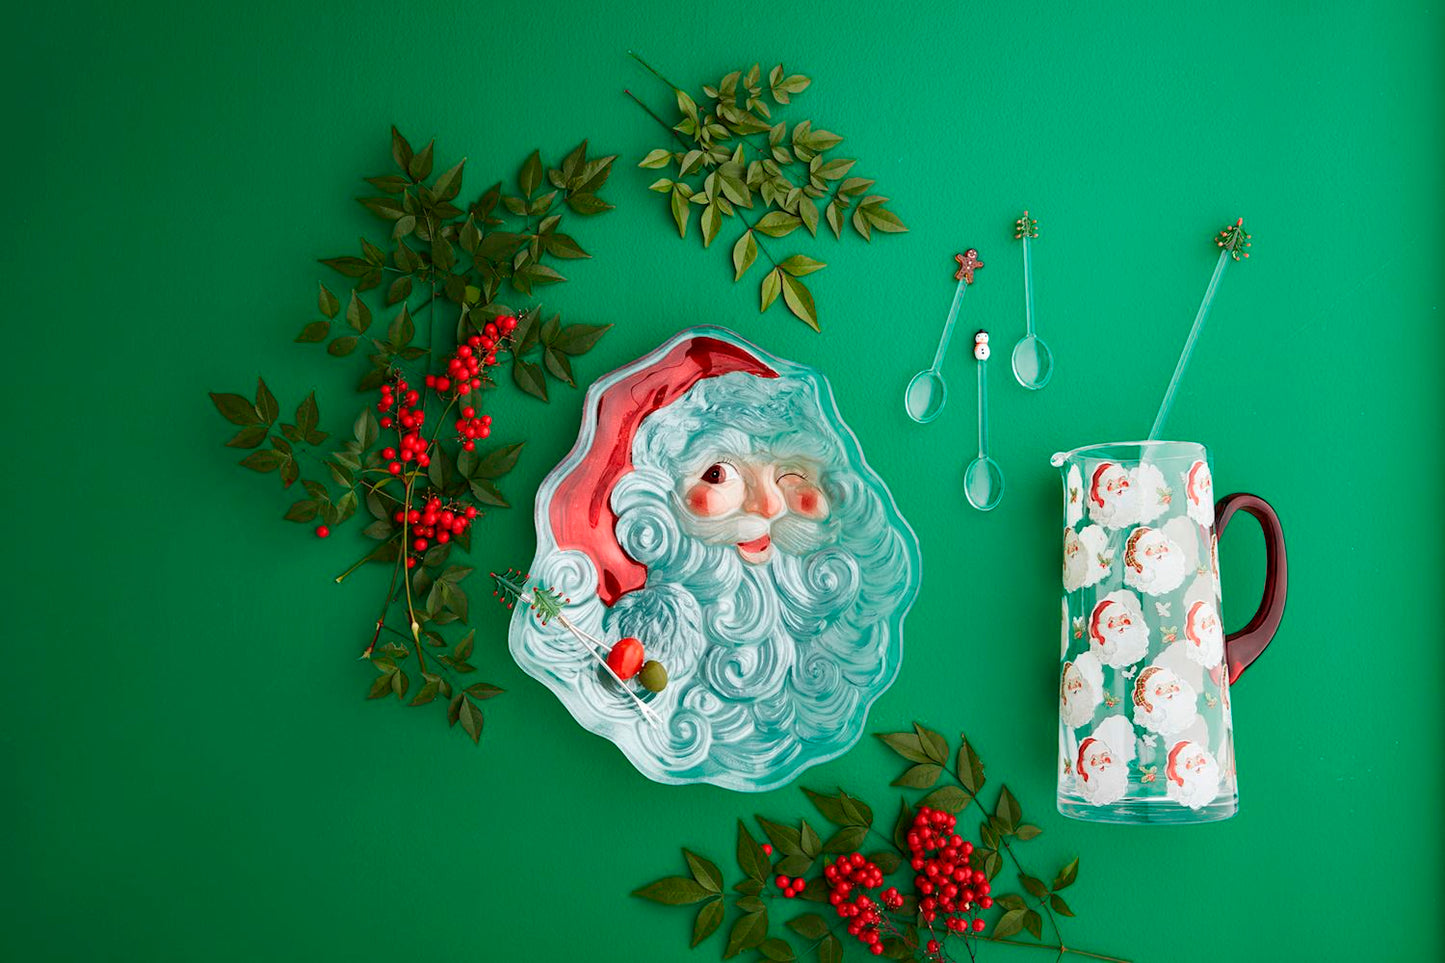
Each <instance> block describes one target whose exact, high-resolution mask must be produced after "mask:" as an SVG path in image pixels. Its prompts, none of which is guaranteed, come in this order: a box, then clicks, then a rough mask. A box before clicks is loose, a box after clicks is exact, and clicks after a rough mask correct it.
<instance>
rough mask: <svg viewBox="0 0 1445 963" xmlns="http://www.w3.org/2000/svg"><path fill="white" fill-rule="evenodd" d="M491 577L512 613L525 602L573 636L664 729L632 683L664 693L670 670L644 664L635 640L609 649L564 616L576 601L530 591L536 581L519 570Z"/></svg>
mask: <svg viewBox="0 0 1445 963" xmlns="http://www.w3.org/2000/svg"><path fill="white" fill-rule="evenodd" d="M491 575H492V581H494V582H496V583H497V590H496V591H495V592H493V593H492V594H493V595H495V596H497V597H498V598H501V599H502V600H503V601H505V602H506V603H507V608H509V609H510V608H512V607H513V606H514V605H515V604H516V603H517V602H521V603H522V604H523V605H525V606H527V607H528V608H530V609H531V610H532V613H533V614H534V615H535V616H536V617H537V621H538V622H540V623H541V624H543V625H550V624H551V623H553V622H556V623H557V624H558V625H560V626H562V628H564V629H566V630H567V631H568V632H570V633H571V634H572V637H573V638H574V639H576V640H577V641H578V642H580V643H582V646H583V648H585V649H586V650H587V651H588V653H590V654H591V655H592V657H593V658H594V659H596V660H597V662H598V664H599V665H600V666H601V667H602V669H603V671H605V672H606V673H607V674H608V675H610V676H611V677H612V680H613V681H614V682H616V683H617V686H618V688H620V689H621V690H622V691H623V692H625V693H627V696H628V697H629V698H630V699H631V700H632V702H633V704H634V705H636V706H637V708H638V711H640V712H641V713H642V714H643V716H644V717H646V719H647V721H648V722H651V723H652V724H653V725H655V726H660V725H662V720H661V719H659V718H658V715H657V713H656V712H655V711H653V708H652V707H651V706H649V705H648V704H647V702H646V701H644V700H643V698H642V697H641V696H639V695H638V694H637V693H636V692H634V691H633V689H632V685H631V684H630V681H629V680H631V679H634V678H636V679H637V681H638V682H639V683H641V685H642V687H643V688H644V689H646V690H647V691H648V692H653V693H656V692H661V691H662V690H663V689H665V688H666V687H667V669H666V668H664V667H663V665H662V663H661V662H658V661H656V660H647V661H644V660H643V649H642V643H641V642H640V641H638V640H637V639H634V638H625V639H619V640H617V641H616V642H615V643H613V644H612V645H610V646H609V645H608V644H607V643H605V642H603V641H602V640H601V639H599V638H597V637H596V636H595V635H593V634H591V633H590V632H587V631H585V630H583V629H582V628H580V627H579V626H578V625H577V624H576V623H575V622H573V621H572V620H571V619H569V618H567V616H566V615H564V614H563V612H562V608H563V606H565V605H568V604H569V603H570V602H571V601H572V600H571V599H564V598H562V596H561V595H559V594H558V593H557V591H556V589H552V588H545V587H543V586H540V585H532V586H530V587H529V586H528V584H527V583H528V582H529V581H531V578H532V577H531V576H530V575H524V574H522V573H521V572H519V571H517V570H516V569H511V568H509V569H507V571H506V572H504V573H502V574H500V575H498V574H497V573H496V572H492V573H491Z"/></svg>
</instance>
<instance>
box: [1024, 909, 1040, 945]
mask: <svg viewBox="0 0 1445 963" xmlns="http://www.w3.org/2000/svg"><path fill="white" fill-rule="evenodd" d="M1024 929H1026V930H1028V931H1029V932H1030V933H1032V934H1033V935H1034V939H1036V940H1039V939H1043V929H1044V920H1043V917H1041V916H1039V914H1038V913H1037V912H1035V911H1034V910H1029V911H1027V912H1026V913H1024Z"/></svg>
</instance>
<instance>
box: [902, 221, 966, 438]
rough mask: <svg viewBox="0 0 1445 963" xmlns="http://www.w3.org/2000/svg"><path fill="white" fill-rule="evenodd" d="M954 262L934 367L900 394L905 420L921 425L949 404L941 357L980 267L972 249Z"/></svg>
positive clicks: (921, 373) (921, 372)
mask: <svg viewBox="0 0 1445 963" xmlns="http://www.w3.org/2000/svg"><path fill="white" fill-rule="evenodd" d="M953 259H954V260H955V261H957V262H958V272H957V273H955V274H954V278H955V279H957V281H958V287H957V288H955V289H954V291H953V304H952V305H950V306H949V309H948V320H947V321H945V322H944V324H943V335H942V336H941V337H940V338H939V339H938V350H937V351H935V352H934V354H933V366H932V367H930V368H926V369H925V370H923V371H920V372H918V374H916V375H914V376H913V377H912V378H911V379H909V382H908V388H907V389H906V390H905V391H904V393H903V406H904V408H905V409H906V410H907V411H908V417H910V418H912V419H913V420H914V421H916V422H918V423H919V424H920V425H926V424H928V423H929V422H930V421H932V420H933V419H935V418H937V417H938V416H939V415H940V414H942V413H943V406H944V404H946V403H947V401H948V385H947V383H946V382H944V380H943V356H944V355H945V354H947V353H948V345H949V342H950V341H952V340H953V326H954V324H956V323H957V322H958V312H959V308H960V306H962V304H963V294H964V292H965V291H966V290H968V287H969V285H971V284H973V272H974V271H975V270H977V269H978V268H981V267H983V262H982V261H980V260H979V259H978V251H977V250H975V249H974V248H969V249H968V250H967V251H966V252H964V253H963V254H955V255H954V256H953Z"/></svg>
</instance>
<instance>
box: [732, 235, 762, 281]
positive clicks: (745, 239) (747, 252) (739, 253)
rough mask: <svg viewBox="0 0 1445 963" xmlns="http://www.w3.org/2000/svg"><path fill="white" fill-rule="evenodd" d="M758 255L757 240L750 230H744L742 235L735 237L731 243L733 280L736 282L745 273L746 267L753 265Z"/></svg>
mask: <svg viewBox="0 0 1445 963" xmlns="http://www.w3.org/2000/svg"><path fill="white" fill-rule="evenodd" d="M757 257H758V242H757V240H756V239H755V238H754V237H753V232H752V231H750V230H749V231H744V232H743V236H742V237H740V238H738V239H737V243H735V244H734V245H733V281H734V283H736V282H737V281H740V280H741V279H742V276H743V275H744V274H746V273H747V271H748V268H750V267H752V266H753V261H755V260H757Z"/></svg>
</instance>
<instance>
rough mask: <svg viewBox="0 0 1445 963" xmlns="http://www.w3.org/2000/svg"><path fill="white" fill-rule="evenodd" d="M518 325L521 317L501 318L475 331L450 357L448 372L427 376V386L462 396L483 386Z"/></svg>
mask: <svg viewBox="0 0 1445 963" xmlns="http://www.w3.org/2000/svg"><path fill="white" fill-rule="evenodd" d="M516 328H517V319H516V318H513V317H510V316H508V317H499V318H497V320H495V321H488V322H487V323H486V325H485V326H484V327H483V328H482V333H481V334H474V335H472V336H471V337H470V338H468V339H467V340H466V343H465V344H459V345H457V350H456V351H453V352H452V354H451V357H449V358H447V373H446V374H444V375H427V376H426V386H427V387H428V388H432V389H435V390H436V391H437V392H441V393H445V392H448V391H454V392H456V394H457V396H458V397H460V396H462V395H465V394H469V393H471V392H473V391H475V390H477V389H478V388H480V387H481V386H482V379H483V378H484V377H485V374H486V369H488V368H490V367H492V366H493V365H495V364H496V363H497V349H498V348H500V347H501V346H502V344H503V343H504V342H505V341H506V339H507V338H508V337H509V336H510V335H511V333H512V332H513V331H515V330H516Z"/></svg>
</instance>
